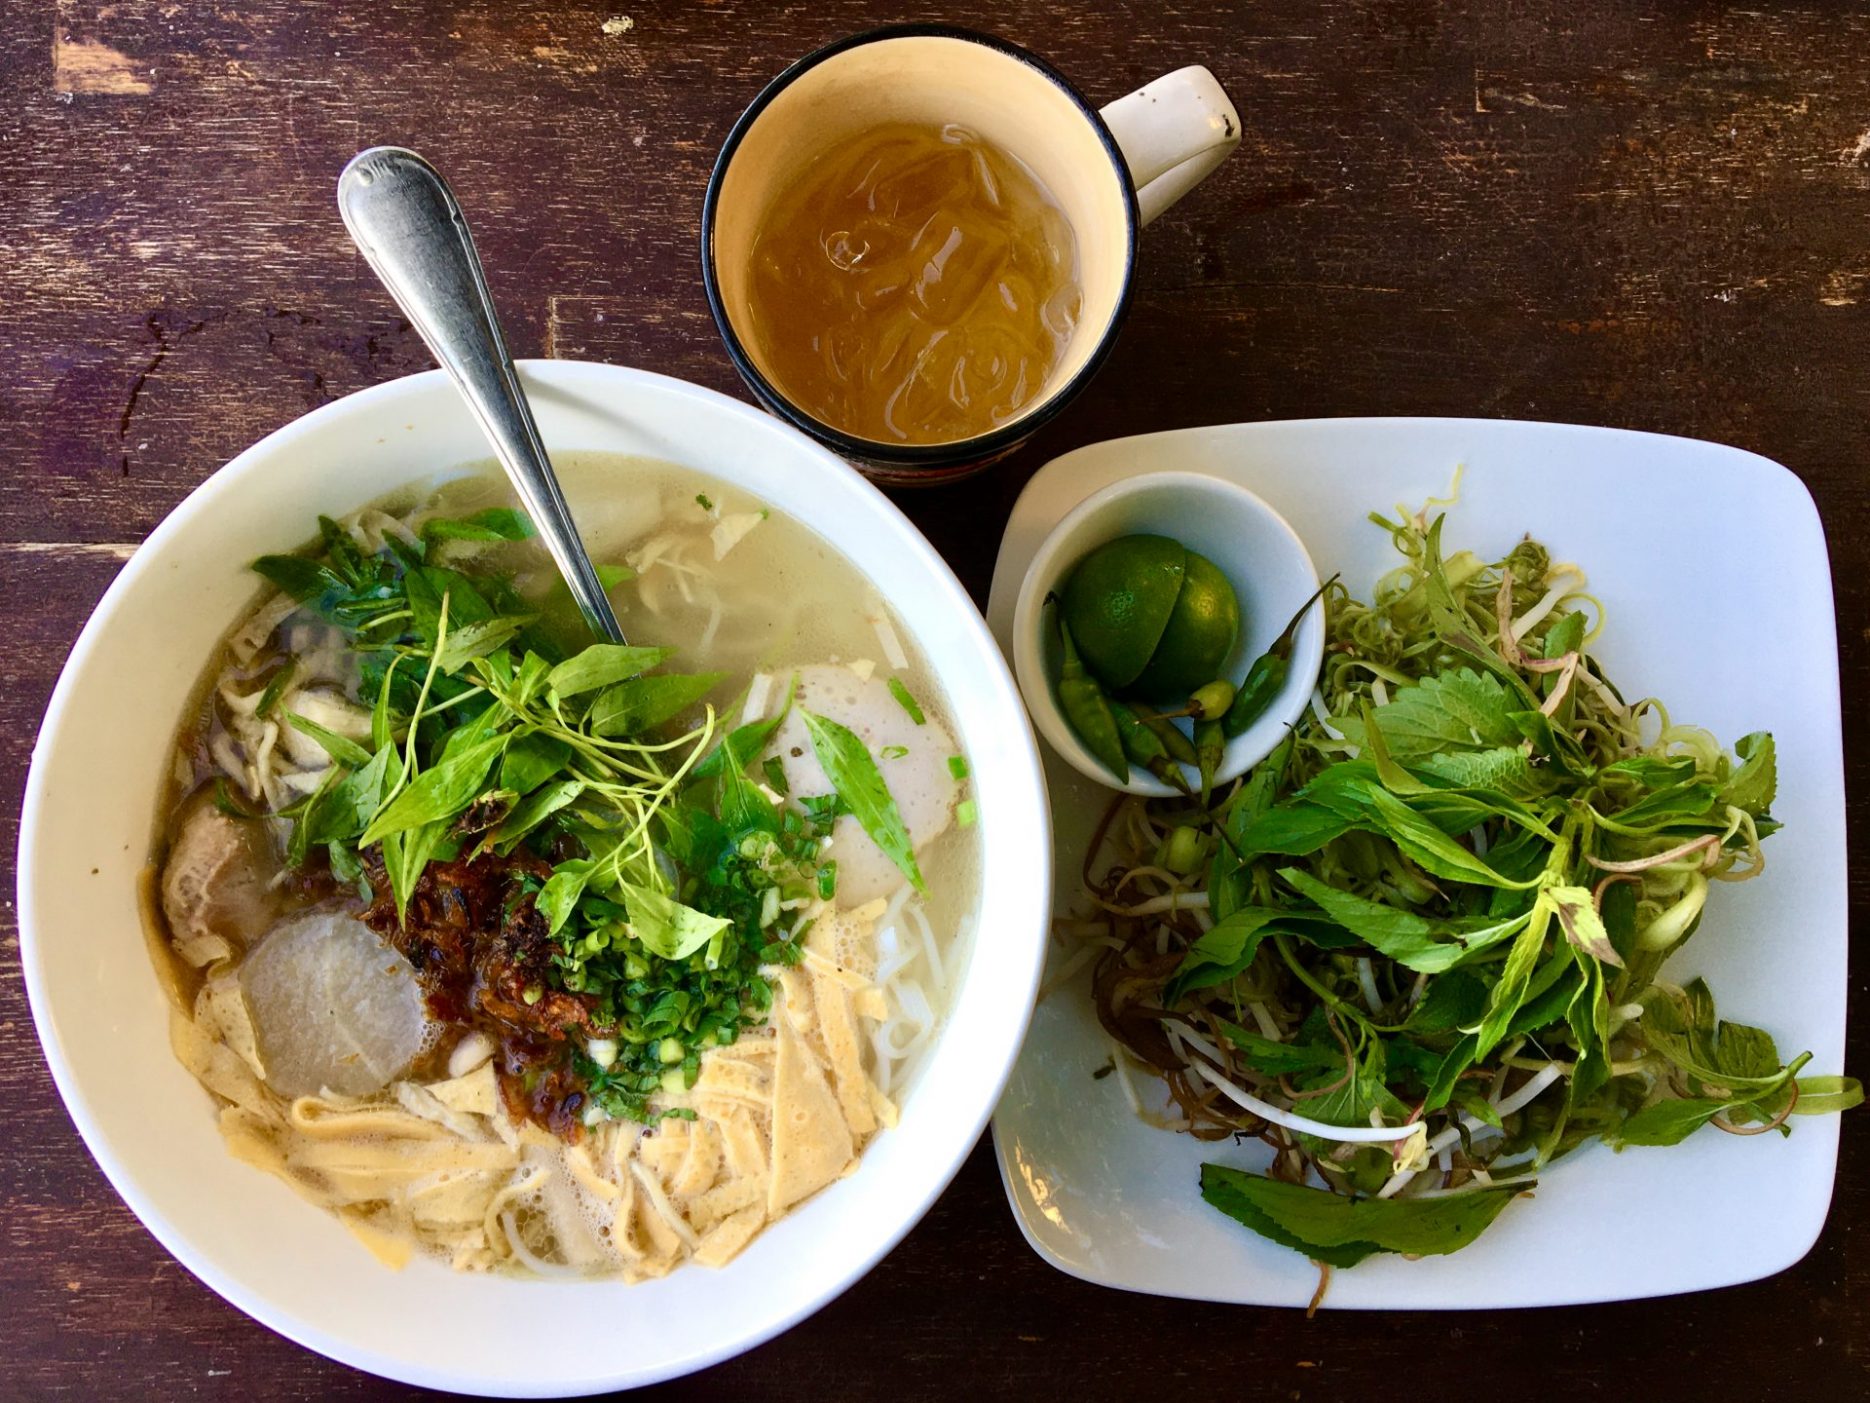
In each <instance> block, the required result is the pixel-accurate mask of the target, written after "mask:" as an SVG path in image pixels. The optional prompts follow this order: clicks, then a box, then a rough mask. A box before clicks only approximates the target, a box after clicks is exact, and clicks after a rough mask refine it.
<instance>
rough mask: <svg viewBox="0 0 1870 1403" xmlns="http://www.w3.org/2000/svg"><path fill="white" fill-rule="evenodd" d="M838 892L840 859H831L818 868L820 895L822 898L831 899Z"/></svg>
mask: <svg viewBox="0 0 1870 1403" xmlns="http://www.w3.org/2000/svg"><path fill="white" fill-rule="evenodd" d="M837 894H838V861H837V859H836V858H833V859H831V861H829V862H827V863H826V864H825V865H824V866H823V867H821V868H819V869H818V895H819V898H820V899H821V900H824V901H829V900H831V898H832V897H834V896H836V895H837Z"/></svg>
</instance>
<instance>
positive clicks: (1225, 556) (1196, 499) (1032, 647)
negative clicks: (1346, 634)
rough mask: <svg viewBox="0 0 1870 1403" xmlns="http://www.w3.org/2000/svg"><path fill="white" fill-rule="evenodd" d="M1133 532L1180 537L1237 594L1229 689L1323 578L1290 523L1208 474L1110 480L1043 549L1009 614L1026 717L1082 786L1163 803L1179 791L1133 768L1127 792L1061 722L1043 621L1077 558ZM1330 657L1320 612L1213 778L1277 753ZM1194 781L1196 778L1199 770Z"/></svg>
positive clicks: (1050, 636) (1227, 667) (1052, 635)
mask: <svg viewBox="0 0 1870 1403" xmlns="http://www.w3.org/2000/svg"><path fill="white" fill-rule="evenodd" d="M1137 533H1148V534H1153V535H1158V536H1171V537H1173V538H1174V539H1176V540H1178V541H1180V542H1181V543H1182V544H1183V545H1185V546H1187V547H1188V548H1189V549H1190V550H1192V551H1194V552H1196V553H1197V554H1199V555H1205V556H1206V557H1207V558H1208V559H1209V560H1211V561H1213V562H1214V563H1215V565H1217V566H1219V567H1220V570H1221V573H1222V574H1224V575H1226V576H1227V578H1228V580H1229V581H1230V582H1231V583H1232V584H1233V586H1234V592H1235V593H1236V594H1238V595H1239V596H1240V612H1241V627H1240V638H1239V640H1238V641H1237V642H1236V643H1235V644H1234V651H1233V652H1232V653H1230V654H1228V656H1227V661H1226V663H1225V664H1223V665H1222V668H1221V673H1222V675H1223V676H1224V677H1226V678H1227V679H1228V680H1229V681H1231V682H1234V683H1238V682H1240V681H1241V680H1242V678H1244V677H1245V675H1246V671H1247V668H1248V666H1249V665H1250V664H1251V663H1252V662H1253V660H1254V659H1255V658H1257V657H1259V656H1260V654H1262V653H1264V652H1265V651H1266V650H1267V649H1268V648H1269V647H1271V646H1272V644H1273V641H1274V640H1275V639H1276V638H1278V637H1279V634H1280V632H1281V631H1282V630H1283V629H1284V628H1285V626H1286V624H1287V622H1288V621H1289V620H1290V619H1291V618H1292V616H1293V615H1294V614H1296V613H1297V612H1298V610H1299V607H1300V606H1301V605H1302V604H1304V602H1305V600H1306V597H1307V596H1308V595H1310V594H1311V593H1312V592H1313V591H1315V590H1316V589H1317V588H1318V571H1317V569H1316V568H1315V567H1314V566H1313V565H1312V558H1311V555H1310V554H1309V553H1308V552H1307V551H1306V549H1305V543H1304V542H1303V541H1301V540H1300V539H1299V537H1298V533H1297V532H1295V531H1294V530H1293V529H1292V528H1291V526H1289V525H1288V524H1287V523H1286V519H1285V518H1284V517H1282V516H1281V515H1280V514H1279V513H1278V512H1276V511H1274V510H1273V509H1272V508H1271V507H1269V506H1267V505H1266V503H1265V502H1262V501H1261V500H1260V499H1259V498H1258V497H1256V496H1254V495H1253V494H1252V493H1251V492H1249V491H1247V489H1246V488H1244V487H1241V486H1239V485H1238V484H1236V483H1232V482H1229V481H1227V480H1226V479H1225V478H1219V477H1213V476H1210V475H1209V474H1207V473H1187V472H1155V473H1141V474H1138V475H1137V476H1135V477H1128V478H1124V479H1123V480H1122V481H1120V482H1113V483H1112V484H1111V485H1110V486H1108V487H1106V488H1104V489H1103V490H1102V491H1100V492H1094V493H1092V494H1091V495H1090V496H1089V497H1086V498H1085V499H1084V500H1083V501H1082V502H1080V503H1079V504H1078V505H1077V506H1076V507H1074V508H1073V509H1072V510H1071V511H1069V512H1067V513H1066V514H1065V516H1064V518H1063V519H1062V520H1061V521H1060V522H1059V523H1058V525H1057V526H1054V527H1053V528H1052V531H1051V534H1049V535H1048V536H1047V537H1046V538H1045V540H1044V541H1042V542H1040V545H1039V549H1038V551H1037V552H1036V553H1035V554H1034V555H1033V558H1032V564H1031V566H1030V567H1029V568H1028V569H1027V571H1026V578H1025V580H1024V581H1023V582H1022V583H1021V585H1020V589H1019V599H1018V601H1017V602H1016V603H1015V604H1014V606H1013V670H1014V671H1015V672H1016V673H1017V674H1018V675H1019V689H1020V692H1021V693H1022V694H1023V695H1024V696H1025V698H1026V709H1027V710H1028V711H1029V712H1031V713H1032V719H1033V722H1034V724H1036V725H1037V726H1038V728H1039V734H1040V735H1042V736H1044V737H1045V739H1046V743H1047V744H1049V745H1050V746H1051V747H1052V749H1054V750H1056V751H1057V752H1058V753H1059V755H1060V756H1061V757H1062V758H1063V759H1064V760H1065V761H1066V762H1067V763H1068V764H1070V765H1071V767H1072V768H1073V769H1075V770H1076V771H1078V773H1079V774H1081V775H1083V776H1085V778H1087V779H1093V780H1096V781H1097V782H1098V783H1099V784H1102V785H1105V786H1107V787H1110V788H1121V789H1124V790H1127V791H1128V792H1129V793H1131V794H1147V795H1151V796H1154V797H1162V796H1164V795H1169V794H1173V793H1175V792H1176V791H1175V790H1173V789H1171V788H1170V787H1169V786H1168V785H1166V784H1164V783H1163V782H1162V781H1161V780H1159V779H1157V778H1156V777H1155V776H1154V775H1152V774H1149V773H1148V772H1147V771H1145V770H1143V769H1142V768H1141V767H1132V769H1131V770H1130V779H1129V782H1128V783H1127V784H1123V785H1118V784H1116V782H1115V780H1114V778H1113V776H1112V775H1111V773H1110V771H1109V770H1107V769H1105V768H1104V766H1103V765H1102V764H1101V763H1099V761H1098V759H1097V757H1096V756H1094V755H1092V754H1091V752H1090V751H1089V750H1087V749H1086V748H1085V746H1084V743H1083V742H1082V741H1080V740H1079V739H1078V737H1077V734H1076V733H1075V732H1074V731H1073V730H1072V729H1071V727H1070V726H1069V725H1067V724H1066V722H1065V716H1064V713H1063V712H1061V711H1060V710H1059V706H1058V694H1057V691H1056V689H1055V687H1054V685H1053V679H1055V678H1056V677H1057V676H1058V662H1059V660H1058V641H1057V634H1056V631H1055V630H1054V629H1053V628H1051V627H1050V626H1049V624H1048V622H1047V619H1046V608H1045V600H1046V596H1047V595H1049V594H1051V593H1053V592H1054V591H1056V590H1058V589H1059V587H1060V586H1061V585H1063V583H1064V582H1065V580H1066V578H1067V577H1069V576H1070V574H1071V572H1072V569H1073V568H1074V567H1075V566H1076V565H1077V564H1078V562H1079V561H1080V560H1083V559H1084V557H1085V556H1087V555H1089V554H1090V553H1091V552H1092V551H1093V550H1095V549H1097V547H1099V546H1101V545H1103V544H1104V542H1106V541H1110V540H1114V539H1116V538H1117V537H1118V536H1129V535H1133V534H1137ZM1324 649H1325V625H1324V611H1323V610H1321V609H1317V608H1313V609H1311V610H1309V611H1308V612H1307V613H1306V615H1305V618H1304V620H1303V621H1302V622H1301V623H1300V624H1299V627H1298V630H1297V633H1296V635H1295V637H1294V639H1293V646H1292V665H1291V668H1290V670H1289V671H1288V672H1287V674H1286V681H1285V685H1284V686H1283V687H1282V688H1281V689H1280V691H1279V693H1278V695H1277V696H1275V697H1274V699H1273V702H1272V704H1271V705H1270V706H1269V707H1268V708H1267V709H1266V711H1265V712H1264V713H1263V714H1262V715H1261V717H1260V719H1259V720H1257V721H1255V722H1254V723H1253V724H1252V725H1251V726H1249V727H1247V729H1246V730H1244V731H1242V732H1241V733H1240V734H1239V735H1237V736H1235V737H1234V738H1233V739H1232V740H1231V741H1229V742H1228V743H1227V750H1226V752H1225V753H1224V754H1223V756H1222V757H1221V764H1220V767H1219V768H1218V769H1217V770H1216V771H1215V778H1216V780H1217V782H1225V781H1227V780H1231V779H1233V778H1234V777H1235V776H1237V775H1241V774H1245V773H1246V772H1247V771H1248V770H1249V769H1251V768H1252V767H1253V766H1254V765H1257V764H1258V763H1259V762H1260V761H1261V760H1264V759H1265V758H1266V757H1267V756H1268V755H1270V754H1271V753H1272V751H1273V747H1274V746H1276V745H1278V744H1279V738H1280V737H1281V736H1283V735H1284V734H1285V732H1286V727H1288V726H1290V725H1291V724H1292V723H1293V722H1294V721H1296V720H1298V718H1299V713H1300V712H1302V711H1303V710H1304V709H1305V706H1306V703H1307V701H1308V699H1309V698H1310V696H1311V692H1312V686H1313V684H1314V683H1315V682H1316V681H1317V679H1318V667H1319V664H1320V663H1321V662H1322V661H1323V660H1324ZM1188 774H1189V778H1190V780H1191V781H1192V780H1193V779H1194V771H1193V770H1190V771H1189V772H1188Z"/></svg>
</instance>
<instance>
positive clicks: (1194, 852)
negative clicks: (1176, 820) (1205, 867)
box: [1162, 823, 1206, 877]
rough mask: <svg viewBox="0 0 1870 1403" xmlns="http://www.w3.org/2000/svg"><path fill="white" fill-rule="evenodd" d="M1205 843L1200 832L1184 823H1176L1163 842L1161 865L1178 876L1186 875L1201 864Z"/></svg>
mask: <svg viewBox="0 0 1870 1403" xmlns="http://www.w3.org/2000/svg"><path fill="white" fill-rule="evenodd" d="M1205 846H1206V844H1204V843H1203V842H1202V841H1201V834H1200V833H1198V832H1196V831H1195V830H1194V829H1193V828H1191V827H1189V826H1188V825H1187V824H1186V823H1183V824H1178V825H1177V826H1176V827H1175V828H1174V829H1172V830H1171V831H1170V833H1169V837H1168V840H1167V841H1166V842H1165V843H1164V844H1163V854H1162V865H1163V866H1164V867H1166V868H1168V869H1169V870H1170V871H1171V872H1173V873H1175V875H1176V876H1178V877H1186V876H1187V875H1188V874H1189V873H1190V872H1193V871H1194V870H1195V869H1196V868H1197V867H1199V866H1200V865H1201V859H1202V857H1203V856H1204V853H1203V849H1204V848H1205Z"/></svg>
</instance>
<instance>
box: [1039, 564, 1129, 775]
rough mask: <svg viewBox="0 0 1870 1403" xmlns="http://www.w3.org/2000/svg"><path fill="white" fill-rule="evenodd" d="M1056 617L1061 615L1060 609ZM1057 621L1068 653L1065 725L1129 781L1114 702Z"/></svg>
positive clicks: (1061, 694) (1063, 684)
mask: <svg viewBox="0 0 1870 1403" xmlns="http://www.w3.org/2000/svg"><path fill="white" fill-rule="evenodd" d="M1049 602H1051V601H1048V603H1049ZM1054 617H1055V618H1057V611H1056V610H1055V611H1054ZM1057 623H1058V636H1059V643H1060V645H1061V647H1062V650H1063V655H1064V661H1063V663H1062V664H1061V665H1060V667H1059V670H1058V709H1059V711H1060V712H1062V713H1063V714H1064V717H1065V724H1066V725H1067V726H1070V727H1071V730H1072V734H1073V735H1075V736H1077V738H1078V739H1079V740H1081V741H1083V742H1084V748H1085V749H1086V750H1088V751H1090V752H1091V754H1093V755H1095V756H1096V757H1097V759H1098V763H1100V764H1102V765H1103V766H1104V767H1105V768H1106V769H1108V770H1109V771H1110V772H1111V773H1112V774H1113V775H1115V776H1116V777H1117V779H1118V781H1119V782H1120V783H1121V782H1126V781H1128V780H1129V778H1130V762H1129V760H1128V759H1126V758H1125V753H1124V745H1123V741H1122V739H1121V737H1120V736H1119V735H1118V732H1117V721H1116V718H1115V717H1114V716H1112V715H1111V708H1110V701H1109V699H1108V698H1106V697H1105V695H1104V689H1103V687H1102V686H1101V685H1099V683H1098V680H1097V679H1096V678H1095V677H1093V676H1091V674H1090V673H1089V672H1087V671H1086V670H1085V666H1084V659H1083V658H1081V657H1080V656H1079V655H1078V645H1077V644H1076V643H1075V642H1073V641H1072V637H1071V630H1070V629H1068V628H1066V627H1065V621H1064V620H1063V619H1057Z"/></svg>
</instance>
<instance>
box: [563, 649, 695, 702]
mask: <svg viewBox="0 0 1870 1403" xmlns="http://www.w3.org/2000/svg"><path fill="white" fill-rule="evenodd" d="M674 656H675V649H673V648H635V647H631V646H630V645H629V644H627V643H593V644H592V645H591V646H590V647H588V648H586V649H585V650H584V651H583V652H581V653H577V654H574V655H573V656H571V657H569V658H567V659H565V661H564V662H562V663H560V664H559V665H558V666H557V667H555V668H553V669H552V671H551V672H549V673H548V674H546V679H545V685H546V686H547V687H548V688H550V689H551V691H552V692H554V693H555V694H556V695H557V696H558V697H559V698H560V700H563V699H564V698H566V697H575V696H579V695H582V694H583V693H585V692H595V691H597V690H598V688H600V687H609V686H612V685H613V684H615V683H618V682H622V681H623V680H625V679H626V678H630V677H635V676H636V675H637V674H638V673H640V672H647V671H649V669H650V668H652V667H658V666H660V665H661V664H663V663H665V662H667V661H668V660H669V659H670V658H672V657H674Z"/></svg>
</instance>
